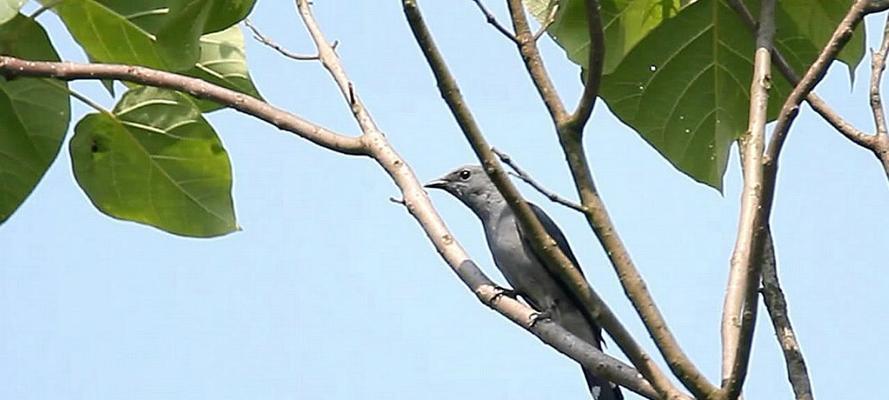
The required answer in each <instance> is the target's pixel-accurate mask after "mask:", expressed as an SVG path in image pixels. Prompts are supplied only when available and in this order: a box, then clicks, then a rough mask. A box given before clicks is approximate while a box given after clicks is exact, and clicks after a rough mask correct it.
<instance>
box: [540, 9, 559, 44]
mask: <svg viewBox="0 0 889 400" xmlns="http://www.w3.org/2000/svg"><path fill="white" fill-rule="evenodd" d="M551 4H552V8H551V9H550V10H549V13H548V14H547V15H546V19H545V20H544V21H543V23H542V24H540V28H537V32H534V41H535V42H536V41H538V40H540V37H541V36H543V34H544V33H546V31H547V30H548V29H549V27H551V26H553V23H555V22H556V13H558V12H559V2H553V3H551Z"/></svg>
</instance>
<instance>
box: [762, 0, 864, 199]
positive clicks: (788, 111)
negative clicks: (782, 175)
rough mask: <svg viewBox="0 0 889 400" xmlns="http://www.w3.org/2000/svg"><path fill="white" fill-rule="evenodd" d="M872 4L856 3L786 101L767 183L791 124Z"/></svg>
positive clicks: (769, 159) (768, 155) (775, 133)
mask: <svg viewBox="0 0 889 400" xmlns="http://www.w3.org/2000/svg"><path fill="white" fill-rule="evenodd" d="M869 5H870V0H856V1H855V3H854V4H852V7H851V8H850V9H849V12H848V13H846V16H845V17H843V20H842V21H841V22H840V24H839V25H838V26H837V28H836V30H834V32H833V35H832V36H831V38H830V40H828V42H827V44H826V45H825V46H824V48H823V49H822V50H821V53H820V54H818V58H816V59H815V62H813V63H812V65H811V66H809V69H808V71H806V73H805V75H803V77H802V78H801V79H800V81H799V83H798V84H797V85H796V87H794V88H793V91H792V92H790V95H789V96H787V100H785V101H784V105H783V106H782V107H781V112H780V113H779V115H778V120H777V121H776V122H775V128H774V129H773V131H772V138H771V139H770V141H769V146H768V149H767V150H766V155H765V159H764V162H765V164H766V165H767V170H770V172H769V173H768V174H767V175H768V176H769V177H767V179H766V180H767V181H771V180H772V178H771V177H770V176H771V175H774V174H775V173H776V172H774V171H775V170H776V168H777V164H778V156H779V155H780V153H781V147H782V146H783V145H784V141H785V140H786V139H787V133H788V131H789V130H790V125H791V124H793V120H794V119H795V118H796V115H797V114H798V113H799V106H800V103H802V101H803V100H804V99H805V98H806V97H807V96H808V95H809V93H811V92H812V90H813V89H814V88H815V85H817V84H818V82H820V81H821V79H823V78H824V75H825V74H826V73H827V67H829V66H830V63H831V62H833V60H834V59H835V58H836V56H837V54H839V52H840V50H842V49H843V46H845V45H846V43H847V42H848V41H849V39H850V38H851V37H852V33H853V32H854V31H855V27H856V26H858V23H859V22H861V20H862V19H863V18H864V16H865V15H867V10H868V6H869ZM772 183H773V182H767V184H772Z"/></svg>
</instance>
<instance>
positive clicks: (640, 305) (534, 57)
mask: <svg viewBox="0 0 889 400" xmlns="http://www.w3.org/2000/svg"><path fill="white" fill-rule="evenodd" d="M507 4H508V5H509V11H510V16H511V17H512V21H513V26H514V28H515V31H516V37H517V38H518V39H519V42H520V45H519V46H518V50H519V53H520V54H521V56H522V61H523V62H524V64H525V68H526V69H527V71H528V75H529V76H530V77H531V81H532V82H533V83H534V86H535V87H536V88H537V92H538V93H539V95H540V97H541V99H542V100H543V103H544V104H545V105H546V108H547V110H548V111H549V114H550V117H551V118H552V120H553V123H554V125H555V127H556V132H557V133H558V137H559V142H560V144H561V146H562V150H563V152H564V154H565V159H566V161H567V162H568V167H569V169H570V170H571V175H572V178H573V179H574V185H575V188H576V190H577V192H578V194H579V196H580V200H581V204H582V205H583V207H584V209H586V212H585V213H584V214H585V217H586V219H587V223H588V224H589V225H590V228H591V229H592V230H593V232H594V233H595V234H596V238H597V239H598V240H599V243H600V244H601V245H602V248H603V249H604V250H605V253H606V254H607V255H608V258H609V260H610V261H611V264H612V266H613V267H614V270H615V272H616V273H617V276H618V278H619V279H620V283H621V286H622V287H623V289H624V293H626V295H627V297H628V298H629V300H630V302H631V303H632V304H633V307H634V309H635V310H636V312H637V313H638V314H639V316H640V318H641V319H642V322H643V323H644V324H645V328H646V329H647V330H648V333H649V334H650V335H651V337H652V339H653V340H654V342H655V344H656V345H657V347H658V350H659V351H660V352H661V354H662V355H663V356H664V359H665V360H666V361H667V364H668V365H669V367H670V370H671V371H672V372H673V373H674V374H675V375H676V376H677V377H678V378H679V380H680V381H681V382H682V384H683V385H684V386H685V387H686V388H688V389H689V390H690V391H691V392H692V394H694V395H695V397H698V398H710V397H711V396H712V395H714V394H715V393H717V392H718V390H719V389H718V388H717V387H715V386H714V385H713V384H711V383H710V382H709V381H708V380H707V378H706V377H705V376H704V375H703V374H702V373H701V372H700V371H699V370H698V369H697V367H696V366H695V365H694V363H693V362H692V361H691V360H690V359H689V358H688V356H687V355H686V354H685V352H684V351H683V350H682V348H681V346H679V342H678V341H677V340H676V338H675V337H674V336H673V333H672V332H671V331H670V328H669V327H668V325H667V322H666V320H665V319H664V317H663V315H662V314H661V312H660V310H659V309H658V307H657V304H656V303H655V301H654V299H653V298H652V296H651V293H650V292H649V291H648V288H647V285H646V283H645V280H644V279H643V278H642V275H641V274H640V273H639V270H638V269H637V268H636V266H635V265H634V263H633V260H632V258H630V254H629V252H628V251H627V249H626V247H625V246H624V244H623V242H622V241H621V239H620V235H619V234H618V233H617V230H616V228H615V226H614V223H613V222H612V221H611V217H610V216H609V215H608V210H607V209H606V207H605V203H604V201H603V200H602V198H601V197H600V196H599V193H598V191H597V189H596V185H595V182H594V181H593V176H592V172H591V169H590V166H589V163H588V161H587V158H586V153H585V150H584V148H583V135H582V132H583V125H584V124H585V123H586V120H585V119H584V120H583V121H582V122H583V123H582V124H578V122H580V120H579V119H578V120H576V122H574V123H571V120H572V117H571V116H570V115H568V114H567V112H566V111H565V107H564V105H563V103H562V100H561V99H560V97H559V94H558V92H557V91H556V89H555V87H554V85H553V84H552V81H551V80H550V78H549V74H548V73H547V71H546V67H545V66H544V65H543V60H542V58H541V57H540V52H539V50H538V49H537V44H536V43H535V41H534V40H533V39H534V38H533V35H532V34H531V30H530V28H529V26H528V20H527V17H526V15H525V11H524V8H522V2H521V0H507ZM595 6H596V4H595V2H588V4H587V12H588V13H590V12H591V11H590V7H595ZM589 21H590V24H591V25H590V29H591V30H596V29H601V25H600V23H599V24H597V22H596V21H595V19H594V18H590V19H589ZM603 55H604V49H602V50H601V51H595V50H593V51H591V52H590V56H591V57H600V58H601V57H602V56H603ZM601 61H602V60H601V59H591V60H590V65H594V64H595V63H597V62H601ZM599 75H601V69H600V70H599ZM594 79H595V80H598V79H600V77H599V76H597V77H591V76H590V77H587V83H593V80H594ZM597 85H598V83H595V84H594V85H585V87H584V93H585V94H584V98H586V99H587V100H581V102H580V103H581V104H584V102H585V101H590V104H589V107H591V106H592V104H593V103H592V101H594V100H595V98H596V96H597V95H598V93H594V92H593V89H595V91H596V92H597V91H598V86H597ZM584 107H587V106H583V107H581V110H583V109H585V108H584ZM639 362H646V363H649V364H651V367H652V369H651V371H652V372H653V373H655V374H658V373H660V370H659V369H654V368H653V367H654V364H653V362H652V361H651V360H639ZM633 365H635V366H636V367H637V368H639V369H640V372H642V373H643V374H645V373H646V368H642V367H641V366H640V364H638V363H637V362H636V361H634V363H633ZM646 377H647V378H648V379H649V381H651V383H652V385H653V386H654V387H655V388H656V389H658V391H659V392H661V393H662V394H666V396H665V397H669V396H671V395H675V394H676V393H678V390H677V389H676V388H675V387H674V386H673V385H672V383H670V382H669V380H668V379H667V378H666V377H665V376H663V375H660V376H649V375H646Z"/></svg>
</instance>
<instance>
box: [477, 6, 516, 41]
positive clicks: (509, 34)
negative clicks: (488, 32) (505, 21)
mask: <svg viewBox="0 0 889 400" xmlns="http://www.w3.org/2000/svg"><path fill="white" fill-rule="evenodd" d="M472 2H473V3H475V5H476V6H477V7H478V9H479V11H481V12H482V14H484V15H485V21H486V22H487V23H489V24H491V26H493V27H494V29H496V30H497V31H498V32H500V33H502V34H503V36H506V38H507V39H509V40H511V41H512V42H513V43H515V44H519V40H518V39H516V37H515V34H513V33H512V32H510V31H509V29H506V27H504V26H503V25H501V24H500V22H499V21H497V17H495V16H494V14H493V13H491V11H490V10H488V7H485V3H482V0H472Z"/></svg>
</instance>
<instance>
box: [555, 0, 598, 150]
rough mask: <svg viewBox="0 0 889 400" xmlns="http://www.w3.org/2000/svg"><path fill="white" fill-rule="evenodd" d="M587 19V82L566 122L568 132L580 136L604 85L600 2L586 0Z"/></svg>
mask: <svg viewBox="0 0 889 400" xmlns="http://www.w3.org/2000/svg"><path fill="white" fill-rule="evenodd" d="M586 17H587V26H588V29H587V31H588V32H589V36H590V50H589V53H590V54H589V58H588V59H587V69H586V73H587V75H586V80H585V81H584V85H583V94H582V95H581V96H580V100H579V101H578V102H577V108H575V109H574V112H573V113H572V114H571V117H570V118H569V119H568V121H566V122H565V125H566V130H573V131H576V132H577V134H578V135H582V134H583V128H584V127H585V126H586V124H587V121H589V120H590V115H592V113H593V107H594V106H595V105H596V98H597V97H598V96H599V86H600V84H601V83H602V67H603V65H604V64H605V28H604V27H603V26H602V15H601V14H600V13H599V1H598V0H586Z"/></svg>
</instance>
